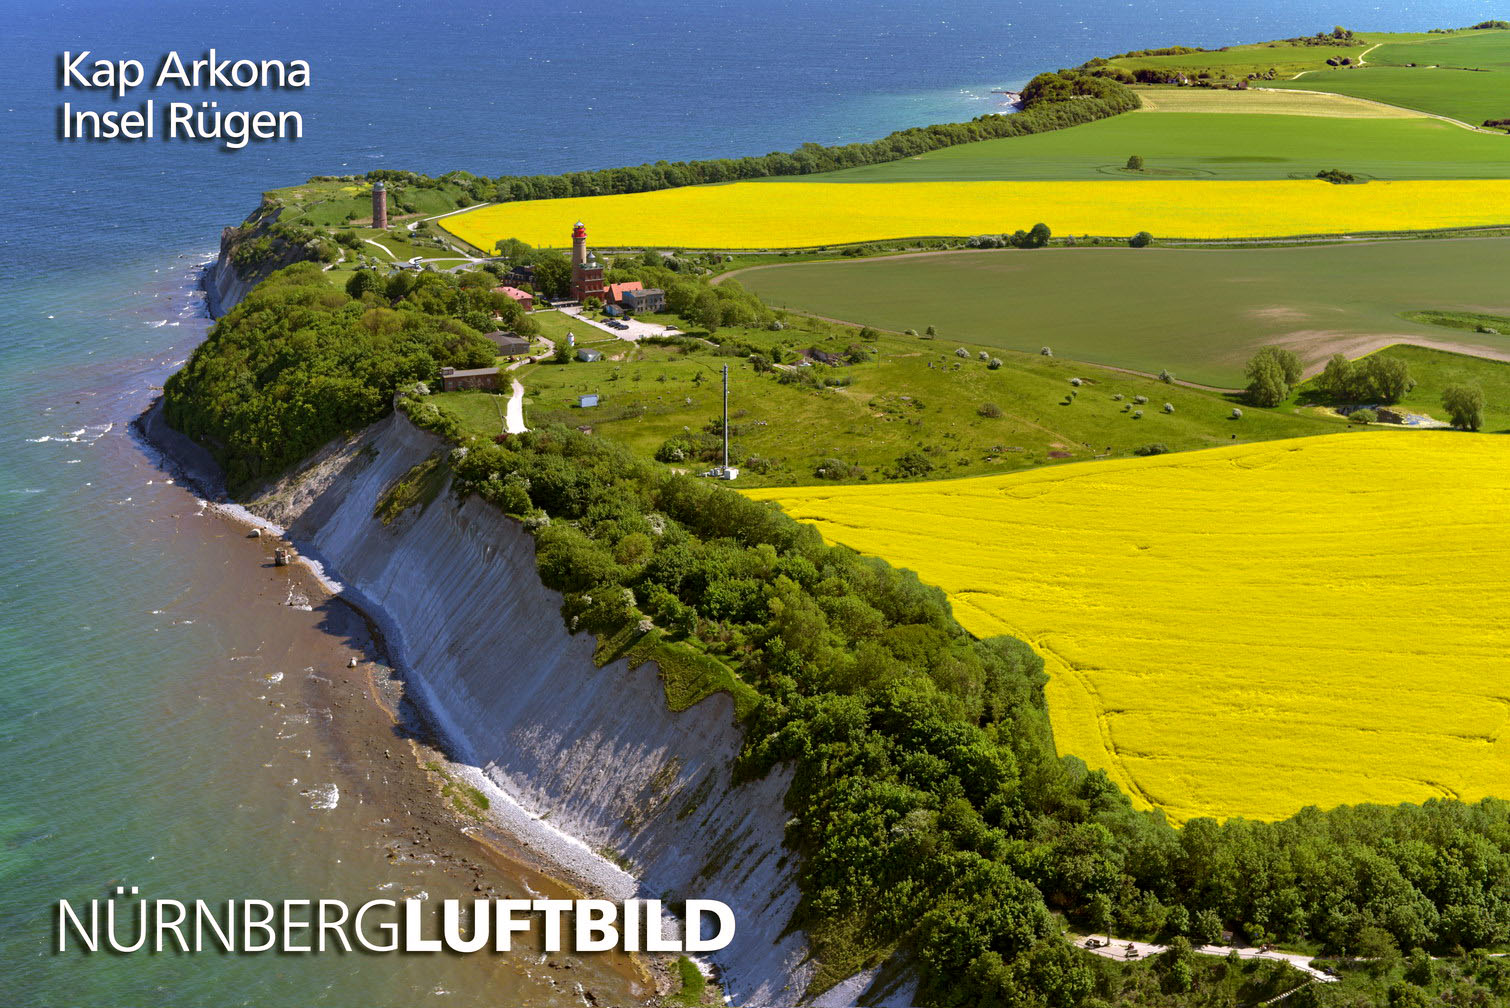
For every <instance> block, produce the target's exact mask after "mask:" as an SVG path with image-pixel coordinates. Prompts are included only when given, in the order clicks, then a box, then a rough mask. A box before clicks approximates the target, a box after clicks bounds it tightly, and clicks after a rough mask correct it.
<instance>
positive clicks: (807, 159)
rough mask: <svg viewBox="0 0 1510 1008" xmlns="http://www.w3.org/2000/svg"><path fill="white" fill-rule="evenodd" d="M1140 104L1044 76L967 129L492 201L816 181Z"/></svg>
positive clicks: (592, 179)
mask: <svg viewBox="0 0 1510 1008" xmlns="http://www.w3.org/2000/svg"><path fill="white" fill-rule="evenodd" d="M1140 104H1142V103H1141V101H1140V100H1139V98H1138V96H1137V95H1136V94H1135V93H1134V92H1133V91H1132V90H1130V89H1129V88H1127V87H1125V86H1123V85H1122V84H1121V83H1119V82H1117V81H1114V80H1109V79H1107V78H1105V77H1098V76H1095V75H1093V74H1089V73H1084V72H1082V71H1079V70H1060V71H1058V72H1056V73H1042V74H1039V75H1038V76H1036V77H1034V78H1033V79H1032V80H1031V81H1029V82H1028V84H1027V86H1026V87H1025V88H1024V89H1023V92H1022V110H1021V111H1019V112H1014V113H1010V114H1007V115H1002V114H998V113H991V114H988V115H983V116H977V117H976V118H974V119H972V120H970V121H969V122H963V123H944V124H939V125H934V126H918V127H913V128H911V129H904V130H898V131H896V132H895V133H891V134H890V135H888V136H885V137H882V138H881V139H879V140H874V141H870V142H868V143H853V144H845V145H842V146H835V147H825V146H823V145H821V144H816V143H805V144H803V145H802V146H801V147H798V148H797V149H796V150H794V151H790V152H783V151H777V152H773V153H770V154H763V155H758V156H753V157H741V158H715V159H711V160H706V161H657V162H655V163H654V164H643V165H637V166H634V167H625V168H605V169H600V170H597V171H577V172H566V173H564V174H560V175H512V176H504V177H501V178H499V179H496V180H495V182H496V191H495V192H494V194H493V196H492V198H493V199H496V200H498V201H499V202H510V201H518V200H537V199H564V198H566V197H571V196H607V195H616V194H621V193H636V192H650V191H652V190H656V189H672V188H677V187H679V186H689V185H706V184H708V183H712V182H738V181H741V180H744V179H756V178H771V177H776V176H787V175H815V174H819V173H822V172H831V171H838V170H839V169H841V168H857V167H860V166H861V165H869V164H880V163H882V162H886V161H899V160H901V159H903V158H909V157H915V156H917V155H919V154H926V153H928V152H929V151H935V150H940V149H942V148H945V147H953V146H955V145H956V144H962V143H973V142H974V141H977V140H992V139H997V138H1000V137H1012V136H1026V135H1028V134H1031V133H1046V132H1049V131H1051V130H1058V129H1065V128H1067V127H1070V126H1078V125H1080V124H1082V123H1088V122H1094V121H1095V120H1097V119H1105V118H1108V117H1110V116H1114V115H1119V114H1121V113H1123V112H1130V111H1132V110H1133V109H1135V108H1138V107H1139V105H1140Z"/></svg>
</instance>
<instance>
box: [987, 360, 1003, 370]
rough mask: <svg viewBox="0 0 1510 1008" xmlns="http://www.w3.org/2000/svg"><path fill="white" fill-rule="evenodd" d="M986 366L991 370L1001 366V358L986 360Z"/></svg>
mask: <svg viewBox="0 0 1510 1008" xmlns="http://www.w3.org/2000/svg"><path fill="white" fill-rule="evenodd" d="M986 367H987V368H988V369H989V370H991V371H995V370H996V369H997V368H999V367H1001V358H1000V357H992V358H991V359H990V360H988V361H986Z"/></svg>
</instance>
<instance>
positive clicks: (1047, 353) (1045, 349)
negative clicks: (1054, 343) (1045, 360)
mask: <svg viewBox="0 0 1510 1008" xmlns="http://www.w3.org/2000/svg"><path fill="white" fill-rule="evenodd" d="M1038 352H1039V353H1040V354H1042V355H1043V356H1045V357H1052V356H1054V351H1053V350H1050V349H1049V348H1048V347H1040V348H1039V350H1038Z"/></svg>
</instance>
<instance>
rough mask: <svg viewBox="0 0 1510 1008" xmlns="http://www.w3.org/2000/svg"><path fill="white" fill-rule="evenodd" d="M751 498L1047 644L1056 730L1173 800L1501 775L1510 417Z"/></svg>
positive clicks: (988, 625) (1495, 782) (1218, 802)
mask: <svg viewBox="0 0 1510 1008" xmlns="http://www.w3.org/2000/svg"><path fill="white" fill-rule="evenodd" d="M750 496H752V497H755V498H759V499H767V500H775V501H778V502H779V503H780V504H781V505H782V506H783V507H784V508H786V509H787V511H789V512H790V513H791V514H792V515H793V516H795V517H797V518H799V519H802V520H805V521H811V522H814V523H816V524H817V526H818V527H819V529H820V530H821V531H822V533H823V535H824V536H825V537H826V538H827V539H829V540H830V541H835V542H841V543H845V544H848V545H850V546H852V547H854V548H856V549H858V550H861V551H863V552H866V553H873V554H877V555H880V556H882V557H885V558H886V559H888V560H890V561H892V562H893V563H896V564H898V565H899V566H904V567H910V568H912V569H914V570H916V571H917V572H918V574H919V575H920V576H921V577H922V579H923V580H924V581H926V582H930V583H932V584H936V585H939V586H940V587H942V588H943V589H944V591H945V592H947V593H948V595H949V597H950V599H951V600H952V602H953V605H954V609H955V614H956V616H957V617H958V618H959V620H960V622H961V623H963V624H964V625H965V627H966V628H968V629H969V630H970V631H971V632H973V633H975V634H977V635H980V636H992V635H997V634H1012V635H1015V636H1018V637H1021V638H1023V639H1024V640H1027V641H1028V642H1029V643H1031V644H1032V645H1033V647H1034V648H1035V649H1036V650H1037V651H1038V652H1039V653H1040V654H1042V655H1043V656H1044V659H1045V661H1046V662H1047V665H1048V671H1049V675H1050V677H1051V681H1050V684H1049V687H1048V698H1049V710H1050V714H1051V717H1052V720H1053V725H1054V732H1055V737H1056V740H1057V742H1058V745H1059V749H1060V751H1061V752H1062V753H1074V754H1075V755H1077V756H1081V757H1083V758H1084V759H1085V760H1086V762H1088V763H1089V764H1090V765H1092V766H1094V767H1102V768H1104V769H1105V770H1107V771H1108V772H1109V773H1110V774H1111V776H1112V777H1113V778H1114V779H1115V780H1116V781H1117V782H1118V783H1119V784H1120V785H1121V786H1122V787H1123V788H1124V789H1126V790H1127V791H1128V792H1129V793H1130V794H1132V795H1133V796H1134V801H1136V802H1138V803H1139V804H1140V805H1144V806H1157V807H1160V808H1163V809H1164V810H1165V811H1166V812H1167V813H1168V814H1169V815H1170V817H1171V818H1172V819H1174V820H1176V821H1185V820H1188V819H1190V818H1194V817H1197V816H1215V817H1218V818H1224V817H1230V816H1244V817H1248V818H1256V819H1276V818H1282V817H1285V816H1288V815H1290V814H1292V813H1294V812H1295V811H1297V810H1299V809H1301V808H1303V807H1304V806H1307V805H1319V806H1322V807H1331V806H1335V805H1339V804H1347V803H1356V802H1384V803H1396V802H1401V801H1422V800H1425V799H1428V798H1432V797H1438V796H1451V797H1459V798H1462V799H1464V800H1468V801H1472V800H1476V799H1479V798H1481V797H1484V796H1486V795H1497V796H1499V797H1510V617H1507V615H1506V599H1505V594H1504V582H1505V576H1506V572H1507V571H1510V438H1506V437H1503V436H1495V435H1468V434H1455V433H1447V434H1441V433H1427V432H1422V433H1414V434H1388V433H1363V432H1354V433H1345V434H1335V435H1328V436H1325V437H1317V438H1304V439H1297V440H1291V441H1277V442H1267V443H1263V444H1253V445H1241V446H1233V447H1227V448H1217V449H1212V450H1208V451H1200V452H1190V453H1185V454H1177V455H1166V456H1159V457H1153V458H1144V459H1128V460H1111V461H1106V462H1085V463H1078V464H1072V465H1064V466H1059V467H1053V468H1048V469H1040V470H1035V471H1032V472H1026V473H1019V474H1016V475H1011V476H1000V477H995V476H993V477H979V478H975V479H964V480H951V481H941V482H934V483H911V484H900V485H891V486H854V487H837V488H829V487H801V488H785V489H769V490H756V491H751V492H750Z"/></svg>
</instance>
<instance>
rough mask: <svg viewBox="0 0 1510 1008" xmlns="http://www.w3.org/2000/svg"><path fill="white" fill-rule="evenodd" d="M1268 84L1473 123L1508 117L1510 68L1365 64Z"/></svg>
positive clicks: (1509, 116)
mask: <svg viewBox="0 0 1510 1008" xmlns="http://www.w3.org/2000/svg"><path fill="white" fill-rule="evenodd" d="M1269 86H1271V87H1279V88H1302V89H1307V90H1313V91H1332V92H1335V93H1337V94H1344V95H1351V96H1353V97H1355V98H1367V99H1370V100H1371V101H1381V102H1388V103H1389V104H1391V105H1400V106H1403V107H1405V108H1415V109H1421V110H1422V111H1425V112H1433V113H1435V114H1437V115H1444V116H1449V117H1451V118H1453V119H1458V120H1461V121H1462V122H1466V123H1470V124H1472V125H1475V126H1477V125H1478V124H1480V123H1482V122H1484V121H1485V120H1486V119H1510V72H1499V73H1496V72H1493V71H1485V72H1482V73H1481V72H1476V71H1472V70H1446V69H1441V68H1438V69H1430V68H1427V67H1412V68H1408V67H1384V66H1381V67H1376V66H1366V67H1363V68H1362V69H1359V70H1327V71H1324V72H1320V73H1311V74H1306V75H1305V76H1304V77H1302V78H1300V79H1299V80H1291V81H1275V82H1273V84H1271V85H1269Z"/></svg>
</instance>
